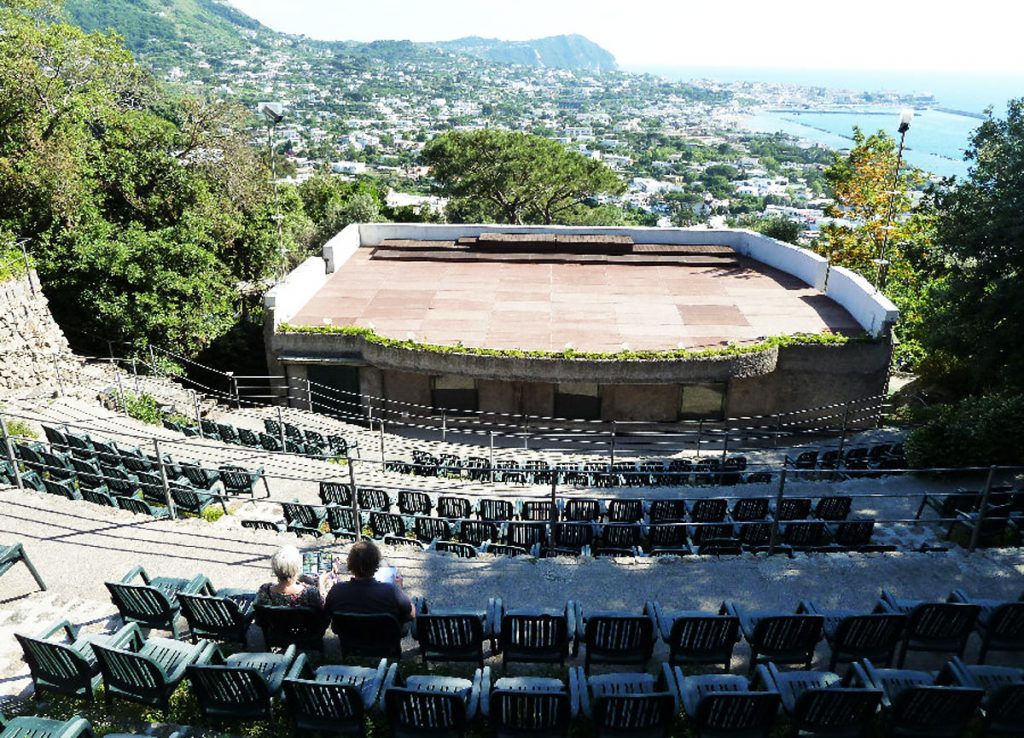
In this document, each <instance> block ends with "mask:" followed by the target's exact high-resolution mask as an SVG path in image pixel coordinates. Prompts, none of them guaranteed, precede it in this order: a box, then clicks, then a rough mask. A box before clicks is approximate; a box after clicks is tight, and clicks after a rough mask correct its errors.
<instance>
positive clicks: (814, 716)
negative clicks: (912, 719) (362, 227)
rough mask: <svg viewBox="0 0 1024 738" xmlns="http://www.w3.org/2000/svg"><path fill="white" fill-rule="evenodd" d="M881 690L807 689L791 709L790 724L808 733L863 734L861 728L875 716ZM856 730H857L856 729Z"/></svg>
mask: <svg viewBox="0 0 1024 738" xmlns="http://www.w3.org/2000/svg"><path fill="white" fill-rule="evenodd" d="M881 700H882V691H881V690H878V689H851V688H843V687H828V688H826V689H808V690H806V691H804V692H803V693H801V694H800V696H799V697H798V698H797V700H796V706H795V707H794V709H793V715H792V719H793V723H794V726H795V727H796V728H797V729H798V730H804V731H807V732H810V733H825V734H827V733H828V732H829V731H841V730H844V729H845V730H847V731H851V732H850V733H846V734H847V735H853V734H854V732H853V731H856V735H863V729H864V727H865V726H866V725H867V723H868V722H869V721H870V720H872V719H873V718H874V716H875V712H876V711H877V710H878V704H879V702H881ZM857 729H859V730H857Z"/></svg>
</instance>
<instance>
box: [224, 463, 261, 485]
mask: <svg viewBox="0 0 1024 738" xmlns="http://www.w3.org/2000/svg"><path fill="white" fill-rule="evenodd" d="M217 472H218V473H219V474H220V478H221V481H222V482H224V488H225V489H226V490H227V491H228V492H251V491H252V488H253V485H255V484H256V482H257V481H258V480H259V479H260V477H261V473H260V472H257V471H251V470H249V469H246V468H245V467H241V466H235V465H233V464H225V465H224V466H222V467H220V469H218V470H217Z"/></svg>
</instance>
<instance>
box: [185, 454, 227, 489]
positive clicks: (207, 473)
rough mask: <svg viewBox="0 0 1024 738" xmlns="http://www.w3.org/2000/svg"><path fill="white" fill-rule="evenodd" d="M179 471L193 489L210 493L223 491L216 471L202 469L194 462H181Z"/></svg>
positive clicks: (222, 484) (218, 473)
mask: <svg viewBox="0 0 1024 738" xmlns="http://www.w3.org/2000/svg"><path fill="white" fill-rule="evenodd" d="M181 471H182V473H183V474H184V475H185V476H186V477H187V478H188V481H189V482H191V483H192V486H193V487H196V488H198V489H202V490H207V491H211V492H223V491H224V483H223V482H222V481H221V478H220V472H219V471H218V470H217V469H208V468H206V467H202V466H200V465H199V464H198V463H197V462H195V461H183V462H181Z"/></svg>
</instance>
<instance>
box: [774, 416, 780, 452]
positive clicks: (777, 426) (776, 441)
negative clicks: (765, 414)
mask: <svg viewBox="0 0 1024 738" xmlns="http://www.w3.org/2000/svg"><path fill="white" fill-rule="evenodd" d="M781 435H782V413H775V434H774V435H773V436H772V448H773V449H777V448H778V447H779V436H781Z"/></svg>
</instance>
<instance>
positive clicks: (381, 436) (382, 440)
mask: <svg viewBox="0 0 1024 738" xmlns="http://www.w3.org/2000/svg"><path fill="white" fill-rule="evenodd" d="M380 470H381V471H384V421H383V420H381V421H380Z"/></svg>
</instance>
